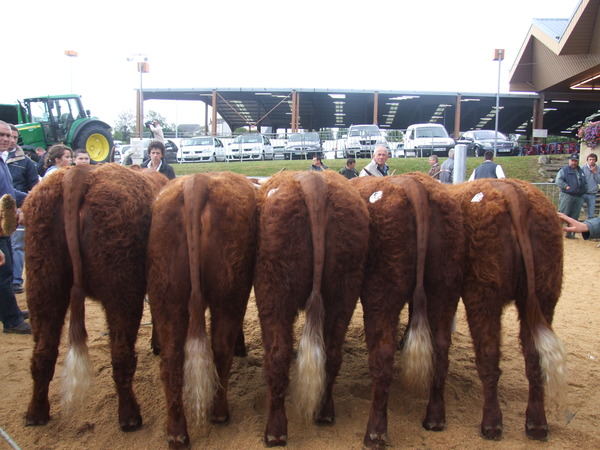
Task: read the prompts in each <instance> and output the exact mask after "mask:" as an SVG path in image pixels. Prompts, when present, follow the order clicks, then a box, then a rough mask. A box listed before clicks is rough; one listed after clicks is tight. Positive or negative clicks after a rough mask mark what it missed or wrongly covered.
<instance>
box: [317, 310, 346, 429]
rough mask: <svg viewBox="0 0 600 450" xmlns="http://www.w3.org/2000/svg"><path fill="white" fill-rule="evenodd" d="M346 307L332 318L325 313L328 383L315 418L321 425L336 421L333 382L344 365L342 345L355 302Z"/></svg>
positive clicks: (324, 328)
mask: <svg viewBox="0 0 600 450" xmlns="http://www.w3.org/2000/svg"><path fill="white" fill-rule="evenodd" d="M346 304H347V305H348V306H347V307H346V308H342V309H341V311H339V313H338V314H337V315H336V317H334V318H331V316H332V315H333V314H328V313H327V312H326V313H325V323H324V327H323V331H324V339H325V353H326V362H325V373H326V381H325V383H326V385H325V392H324V393H323V402H322V404H321V408H320V410H319V412H318V414H317V416H316V418H315V422H316V423H318V424H320V425H332V424H333V423H334V421H335V409H334V406H333V384H334V383H335V379H336V378H337V375H338V373H339V371H340V367H341V365H342V347H343V345H344V337H345V336H346V330H347V329H348V324H349V323H350V319H351V318H352V312H353V311H354V308H353V307H352V304H353V303H349V302H346Z"/></svg>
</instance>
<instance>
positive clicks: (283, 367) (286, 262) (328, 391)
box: [254, 171, 369, 445]
mask: <svg viewBox="0 0 600 450" xmlns="http://www.w3.org/2000/svg"><path fill="white" fill-rule="evenodd" d="M301 176H302V177H320V178H319V179H321V178H322V181H324V182H325V183H326V186H327V188H326V189H323V192H316V194H317V195H322V196H324V198H323V200H324V202H325V205H326V206H325V216H324V217H323V220H324V227H325V229H324V232H325V234H324V236H325V241H324V242H325V250H324V251H325V253H324V255H325V259H324V266H323V275H322V280H323V281H322V283H321V288H320V290H321V292H320V294H321V298H322V303H323V310H324V317H323V333H322V334H323V340H324V345H325V354H326V361H325V371H326V373H327V377H326V381H327V382H326V386H325V391H324V395H323V398H322V400H321V406H320V409H319V410H318V412H317V414H316V417H315V420H316V421H317V423H323V424H327V423H332V422H333V421H334V416H335V413H334V407H333V397H332V388H333V383H334V381H335V378H336V376H337V373H338V371H339V368H340V365H341V360H342V351H341V347H342V343H343V340H344V334H345V332H346V329H347V326H348V323H349V321H350V318H351V315H352V311H353V310H354V306H355V304H356V300H357V298H358V294H359V290H360V286H361V283H362V277H363V269H364V263H365V254H366V250H367V244H368V222H369V219H368V211H367V209H366V206H365V205H364V202H363V201H362V199H361V198H360V197H359V196H358V194H357V192H356V191H355V190H354V189H353V187H352V185H351V184H350V182H349V181H348V180H347V179H345V178H344V177H342V176H341V175H339V174H337V173H335V172H333V171H325V172H322V173H320V172H319V173H317V172H315V173H310V174H303V175H301ZM305 189H306V187H304V186H303V185H302V183H301V182H300V180H299V179H298V175H297V173H295V172H283V173H278V174H276V175H274V176H273V177H271V178H270V179H269V180H268V181H267V182H266V183H265V184H264V185H263V186H262V187H261V189H260V190H259V210H260V237H259V247H258V254H257V265H256V271H255V280H254V287H255V293H256V303H257V306H258V310H259V318H260V322H261V328H262V335H263V345H264V348H265V357H264V373H265V379H266V381H267V385H268V388H269V416H268V420H267V424H266V428H265V434H264V438H265V443H266V445H284V444H285V442H286V441H287V418H286V414H285V407H284V403H285V394H286V391H287V387H288V385H289V367H290V364H291V360H292V348H293V324H294V321H295V318H296V316H297V314H298V312H299V311H300V310H302V309H305V308H306V307H307V301H308V299H309V297H311V293H315V291H314V288H315V283H314V280H315V274H314V273H313V264H314V258H316V257H317V256H316V255H315V253H314V252H315V250H314V248H313V236H312V235H313V233H314V232H315V229H314V226H315V222H314V221H311V219H310V217H309V214H308V211H307V207H309V206H308V205H310V201H307V200H306V196H307V195H310V194H307V192H305ZM311 192H312V191H311ZM312 193H313V194H315V192H312ZM320 231H323V230H320ZM317 284H318V283H317ZM312 298H313V299H314V298H315V297H312ZM317 301H318V300H317ZM307 314H309V312H308V311H307ZM307 320H308V319H307Z"/></svg>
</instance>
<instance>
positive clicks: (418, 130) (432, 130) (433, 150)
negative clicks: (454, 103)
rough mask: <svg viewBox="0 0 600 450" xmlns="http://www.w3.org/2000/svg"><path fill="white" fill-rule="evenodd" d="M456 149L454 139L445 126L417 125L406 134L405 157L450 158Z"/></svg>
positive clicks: (432, 124) (434, 124)
mask: <svg viewBox="0 0 600 450" xmlns="http://www.w3.org/2000/svg"><path fill="white" fill-rule="evenodd" d="M451 148H454V139H452V138H451V137H450V136H449V135H448V132H447V131H446V129H445V128H444V126H443V125H440V124H438V123H417V124H415V125H411V126H410V127H408V128H407V129H406V133H404V156H408V154H409V153H411V154H413V156H430V155H438V156H448V151H449V150H450V149H451Z"/></svg>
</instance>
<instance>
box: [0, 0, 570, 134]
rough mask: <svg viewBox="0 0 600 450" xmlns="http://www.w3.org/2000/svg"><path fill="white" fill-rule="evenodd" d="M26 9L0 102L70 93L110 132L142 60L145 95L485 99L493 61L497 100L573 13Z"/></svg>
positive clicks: (482, 8)
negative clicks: (528, 57)
mask: <svg viewBox="0 0 600 450" xmlns="http://www.w3.org/2000/svg"><path fill="white" fill-rule="evenodd" d="M36 3H37V2H35V3H34V4H33V5H35V7H34V8H33V11H28V13H27V15H26V17H27V18H28V20H27V23H19V22H18V21H17V16H15V15H12V16H11V17H12V19H13V20H11V22H10V23H8V30H5V33H4V35H5V36H13V37H14V38H15V39H12V38H11V43H10V44H9V45H7V50H8V51H7V53H8V55H9V58H8V60H5V64H4V68H5V70H4V74H3V77H2V79H3V81H4V83H3V86H4V87H3V89H2V90H1V91H0V101H1V102H12V101H14V100H16V99H20V98H25V97H30V96H37V95H46V94H63V93H70V92H71V89H72V91H73V92H74V93H78V94H81V95H83V99H84V103H85V105H86V107H87V108H88V109H91V110H92V113H93V114H94V115H97V116H99V117H101V118H102V119H104V120H106V121H107V122H109V123H111V124H112V123H113V122H114V120H115V119H116V117H117V115H118V114H119V113H120V112H123V111H126V110H131V111H134V108H135V89H136V88H138V87H139V83H140V78H139V73H137V72H136V67H135V64H134V63H133V62H128V61H127V58H128V57H129V56H132V55H135V54H140V53H141V54H145V55H146V56H147V58H148V62H149V64H150V72H149V73H148V74H145V75H144V78H143V84H144V86H145V87H152V88H194V87H196V88H200V87H201V88H207V87H211V88H212V87H228V88H232V87H233V88H235V87H245V88H250V87H255V88H263V87H266V88H276V87H278V88H329V89H377V90H416V91H421V90H425V91H448V92H459V91H460V92H496V90H497V86H498V63H497V62H494V61H492V59H493V52H494V49H495V48H504V49H505V51H506V59H505V61H504V62H503V63H502V66H501V87H500V90H501V91H502V92H508V74H509V71H510V68H511V66H512V64H513V62H514V60H515V58H516V56H517V54H518V52H519V49H520V47H521V45H522V44H523V42H524V39H525V37H526V35H527V32H528V31H529V27H530V26H531V22H532V19H534V18H570V17H571V15H572V13H573V11H574V10H575V8H576V7H577V5H578V4H579V0H526V1H523V0H504V1H501V2H500V1H493V2H492V1H481V0H456V1H454V2H448V1H443V0H430V1H427V2H425V1H411V2H404V1H378V0H375V1H370V2H361V3H359V4H358V5H352V4H350V3H348V2H345V1H344V2H342V1H323V0H321V1H314V0H305V1H304V2H302V3H299V2H289V1H262V0H255V1H253V2H248V1H244V2H241V1H238V0H230V1H228V2H226V3H225V2H210V3H209V2H206V3H205V2H198V3H196V4H194V3H192V2H189V1H183V0H171V1H169V2H158V1H144V2H139V1H136V2H126V1H118V2H117V1H115V0H106V1H104V2H102V3H100V4H94V5H93V6H92V5H91V4H90V3H88V2H81V1H73V0H55V1H52V2H44V4H42V5H36ZM407 3H408V4H407ZM191 5H192V6H191ZM24 17H25V16H24ZM17 37H18V38H17ZM65 50H75V51H77V52H78V55H79V56H78V57H77V58H69V57H67V56H65V54H64V51H65ZM145 110H146V111H148V110H154V111H157V112H159V113H160V114H162V115H163V116H165V117H166V118H167V119H168V121H169V122H178V123H203V121H204V119H203V114H204V107H203V106H202V104H201V103H200V102H198V103H195V102H179V103H178V104H177V106H175V104H174V103H173V102H164V101H150V102H146V104H145Z"/></svg>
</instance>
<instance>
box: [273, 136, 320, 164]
mask: <svg viewBox="0 0 600 450" xmlns="http://www.w3.org/2000/svg"><path fill="white" fill-rule="evenodd" d="M283 152H284V155H285V159H294V158H300V159H312V158H313V157H315V156H318V157H319V158H323V143H322V141H321V136H319V133H316V132H310V133H292V134H290V136H289V139H288V142H287V145H286V146H285V148H284V150H283Z"/></svg>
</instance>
